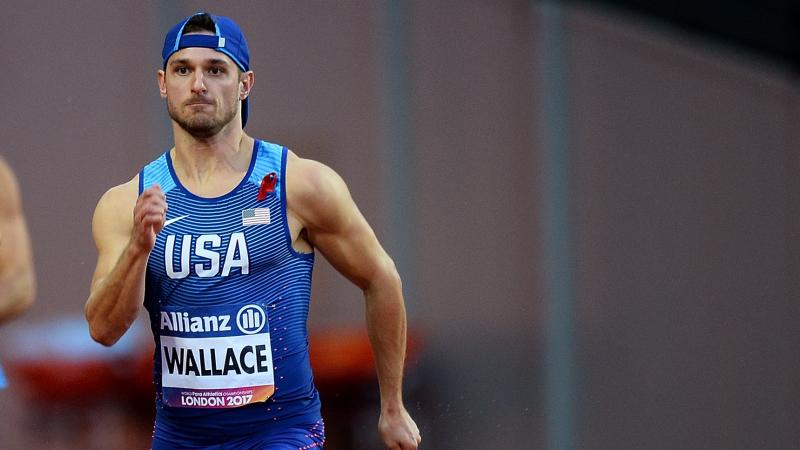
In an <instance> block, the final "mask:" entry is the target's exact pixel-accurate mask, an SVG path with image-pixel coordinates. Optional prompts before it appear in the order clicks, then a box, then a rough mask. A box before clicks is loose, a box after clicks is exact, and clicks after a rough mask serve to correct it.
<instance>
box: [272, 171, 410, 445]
mask: <svg viewBox="0 0 800 450" xmlns="http://www.w3.org/2000/svg"><path fill="white" fill-rule="evenodd" d="M287 170H288V171H289V176H288V180H289V181H288V183H289V184H288V185H287V190H288V194H287V195H288V202H287V203H288V204H289V209H290V213H292V214H294V215H296V216H297V217H299V219H300V221H301V222H302V224H303V226H304V227H305V230H306V233H307V236H308V240H309V242H310V243H311V244H312V245H313V246H314V247H316V248H317V249H319V251H320V252H321V253H322V254H323V255H324V256H325V258H326V259H327V260H328V261H329V262H330V263H331V265H332V266H333V267H334V268H335V269H336V270H337V271H339V272H340V273H341V274H342V275H344V276H345V277H347V278H348V279H349V280H350V281H351V282H353V283H354V284H356V285H357V286H358V287H359V288H361V289H362V290H363V292H364V298H365V301H366V318H367V329H368V332H369V338H370V343H371V344H372V351H373V354H374V356H375V364H376V370H377V374H378V383H379V386H380V396H381V418H380V422H379V431H380V433H381V437H382V438H383V440H384V443H385V444H386V445H387V447H389V448H402V449H412V448H413V449H415V448H417V445H418V442H419V430H418V429H417V426H416V424H415V423H414V421H413V420H412V419H411V417H410V416H409V415H408V412H407V411H406V409H405V407H404V406H403V399H402V379H403V363H404V359H405V352H406V313H405V305H404V302H403V293H402V286H401V282H400V276H399V275H398V273H397V269H396V268H395V265H394V262H393V261H392V259H391V258H390V257H389V255H388V254H387V253H386V252H385V251H384V249H383V248H382V247H381V245H380V243H379V242H378V239H377V238H376V237H375V233H374V232H373V231H372V229H371V228H370V226H369V224H368V223H367V221H366V220H365V219H364V216H363V215H362V214H361V213H360V212H359V210H358V208H357V207H356V205H355V203H354V202H353V200H352V198H351V197H350V193H349V191H348V190H347V186H346V185H345V183H344V181H343V180H342V179H341V178H340V177H339V176H338V175H337V174H336V173H335V172H334V171H332V170H331V169H330V168H328V167H326V166H324V165H322V164H319V163H317V162H314V161H309V160H303V159H300V158H297V157H296V156H293V155H290V159H289V164H288V167H287Z"/></svg>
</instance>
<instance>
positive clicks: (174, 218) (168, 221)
mask: <svg viewBox="0 0 800 450" xmlns="http://www.w3.org/2000/svg"><path fill="white" fill-rule="evenodd" d="M187 217H189V215H188V214H187V215H185V216H180V217H173V218H172V219H169V220H165V221H164V226H165V227H166V226H167V225H169V224H171V223H175V222H177V221H179V220H181V219H185V218H187Z"/></svg>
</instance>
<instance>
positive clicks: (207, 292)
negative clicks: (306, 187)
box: [139, 140, 320, 444]
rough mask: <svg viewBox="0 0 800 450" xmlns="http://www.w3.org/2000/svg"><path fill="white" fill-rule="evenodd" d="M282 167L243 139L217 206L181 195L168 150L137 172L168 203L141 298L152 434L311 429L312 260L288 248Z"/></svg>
mask: <svg viewBox="0 0 800 450" xmlns="http://www.w3.org/2000/svg"><path fill="white" fill-rule="evenodd" d="M286 158H287V150H286V149H285V148H282V147H280V146H278V145H275V144H271V143H267V142H263V141H258V140H257V141H255V145H254V148H253V157H252V160H251V162H250V168H249V170H248V173H247V175H246V176H245V177H244V179H243V180H242V181H241V183H240V184H239V185H238V186H237V187H236V188H235V189H233V190H232V191H231V192H230V193H228V194H226V195H224V196H222V197H217V198H202V197H198V196H196V195H193V194H192V193H190V192H189V191H188V190H187V189H185V188H184V187H183V186H182V185H181V183H180V181H179V180H178V177H177V176H176V175H175V171H174V169H173V166H172V161H171V157H170V155H169V152H166V153H164V154H163V155H161V156H160V157H159V158H158V159H156V160H155V161H153V162H151V163H150V164H148V165H147V166H145V167H144V169H142V171H141V172H140V174H139V192H140V193H141V192H142V191H143V190H144V189H146V188H148V187H150V186H152V185H154V184H158V185H160V186H161V189H162V190H163V191H164V193H165V195H166V198H167V205H168V211H167V217H166V221H165V226H164V228H163V229H162V231H161V232H160V233H159V234H158V236H157V239H156V244H155V247H154V248H153V250H152V252H151V254H150V258H149V260H148V263H147V276H146V282H145V300H144V306H145V308H146V309H147V311H148V313H149V316H150V325H151V329H152V331H153V336H154V339H155V354H154V383H155V387H156V424H155V431H154V434H155V435H156V436H162V437H169V438H174V439H176V440H189V441H191V440H194V441H198V440H199V441H200V442H201V443H202V442H203V441H202V439H204V437H209V438H210V437H215V438H219V439H222V440H223V441H224V440H225V439H228V438H234V437H241V436H243V435H247V434H253V433H263V432H265V431H268V430H270V429H277V428H280V427H286V426H292V425H294V424H298V423H306V424H307V423H314V422H316V421H318V420H320V401H319V395H318V393H317V390H316V388H315V387H314V384H313V379H312V374H311V366H310V363H309V357H308V336H307V326H306V322H307V318H308V308H309V300H310V295H311V274H312V268H313V264H314V255H313V253H311V254H306V253H299V252H296V251H295V250H294V249H293V247H292V244H291V236H290V233H289V226H288V222H287V218H286V183H285V176H286ZM260 190H261V191H262V194H267V195H266V198H263V199H259V198H258V197H259V191H260ZM267 191H269V192H267ZM276 427H277V428H276ZM208 443H209V444H210V443H211V442H210V441H209V442H208Z"/></svg>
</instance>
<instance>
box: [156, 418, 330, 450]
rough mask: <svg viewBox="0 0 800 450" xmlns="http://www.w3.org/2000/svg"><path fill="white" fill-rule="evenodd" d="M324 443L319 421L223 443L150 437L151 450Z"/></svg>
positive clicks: (315, 449) (296, 448)
mask: <svg viewBox="0 0 800 450" xmlns="http://www.w3.org/2000/svg"><path fill="white" fill-rule="evenodd" d="M324 443H325V423H324V422H323V421H322V420H319V421H317V422H315V423H311V424H308V425H294V426H290V427H286V428H282V429H279V430H275V429H273V430H270V431H268V432H264V433H257V434H253V435H248V436H243V437H238V438H233V439H226V440H224V441H220V440H218V439H214V438H213V437H210V436H208V437H203V438H198V439H197V440H192V441H186V440H183V441H181V442H177V441H175V440H172V439H168V438H166V437H163V436H161V437H159V436H153V444H152V447H151V449H152V450H178V449H186V450H190V449H218V450H223V449H224V450H234V449H236V450H319V449H322V445H323V444H324Z"/></svg>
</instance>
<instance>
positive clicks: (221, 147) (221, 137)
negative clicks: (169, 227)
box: [172, 124, 253, 187]
mask: <svg viewBox="0 0 800 450" xmlns="http://www.w3.org/2000/svg"><path fill="white" fill-rule="evenodd" d="M173 127H174V128H177V129H175V130H173V131H174V136H175V148H174V149H173V150H172V161H173V166H174V167H175V171H176V173H177V175H178V177H179V178H180V179H181V182H182V183H184V184H186V185H193V186H196V187H200V186H203V185H206V184H208V183H209V182H212V181H213V179H214V178H219V177H222V178H228V176H229V175H233V174H242V173H244V172H246V171H247V169H248V167H249V165H250V159H251V158H252V152H251V151H250V150H251V149H252V147H253V139H252V138H251V137H250V136H248V135H247V134H245V133H244V130H242V129H241V128H234V129H233V130H227V129H223V130H222V131H220V132H219V133H217V134H215V135H214V136H210V137H208V138H197V137H194V136H192V135H190V134H188V133H187V132H186V131H185V130H183V129H181V128H180V127H178V126H177V125H176V124H173ZM214 184H216V183H214Z"/></svg>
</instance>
